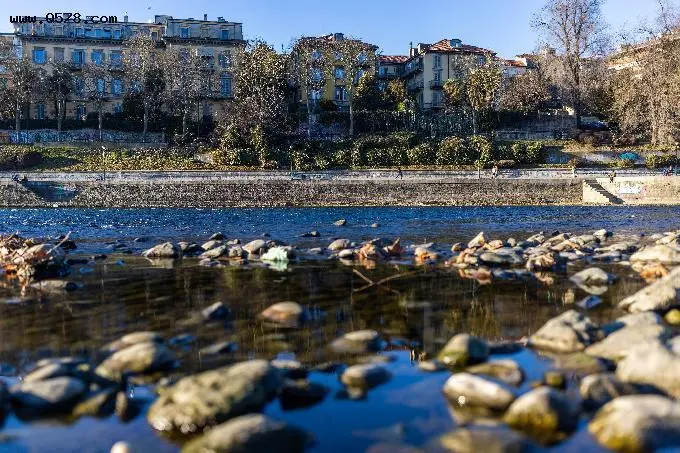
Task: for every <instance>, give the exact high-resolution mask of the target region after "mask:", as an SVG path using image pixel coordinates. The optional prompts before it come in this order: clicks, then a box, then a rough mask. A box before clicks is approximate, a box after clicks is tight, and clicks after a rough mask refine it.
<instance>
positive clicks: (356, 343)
mask: <svg viewBox="0 0 680 453" xmlns="http://www.w3.org/2000/svg"><path fill="white" fill-rule="evenodd" d="M330 348H331V350H332V351H333V352H335V353H338V354H365V353H368V352H377V351H379V350H380V349H381V340H380V334H379V333H378V332H377V331H375V330H356V331H353V332H348V333H346V334H344V335H343V336H342V337H340V338H338V339H336V340H334V341H333V342H332V343H331V344H330Z"/></svg>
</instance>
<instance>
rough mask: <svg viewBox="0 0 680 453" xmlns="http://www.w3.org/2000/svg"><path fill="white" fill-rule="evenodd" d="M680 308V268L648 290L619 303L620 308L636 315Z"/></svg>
mask: <svg viewBox="0 0 680 453" xmlns="http://www.w3.org/2000/svg"><path fill="white" fill-rule="evenodd" d="M678 306H680V267H677V268H675V269H673V270H672V271H671V272H670V273H669V274H668V275H666V276H665V277H663V278H661V279H659V280H657V281H656V282H654V283H652V284H651V285H649V286H647V287H646V288H643V289H641V290H640V291H638V292H637V293H635V294H633V295H632V296H629V297H626V298H625V299H623V300H622V301H621V302H619V307H621V308H623V309H625V310H628V311H632V312H634V313H638V312H642V311H650V310H654V311H666V310H670V309H671V308H675V307H678Z"/></svg>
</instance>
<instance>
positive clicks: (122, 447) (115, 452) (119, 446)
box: [110, 440, 134, 453]
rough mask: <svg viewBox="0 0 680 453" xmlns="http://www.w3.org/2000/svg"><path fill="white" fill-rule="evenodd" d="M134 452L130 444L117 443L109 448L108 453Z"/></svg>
mask: <svg viewBox="0 0 680 453" xmlns="http://www.w3.org/2000/svg"><path fill="white" fill-rule="evenodd" d="M133 452H134V450H132V447H130V444H128V443H127V442H123V441H122V440H121V441H118V442H116V443H115V444H113V447H111V452H110V453H133Z"/></svg>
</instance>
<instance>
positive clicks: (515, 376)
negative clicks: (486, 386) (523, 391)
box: [465, 359, 524, 386]
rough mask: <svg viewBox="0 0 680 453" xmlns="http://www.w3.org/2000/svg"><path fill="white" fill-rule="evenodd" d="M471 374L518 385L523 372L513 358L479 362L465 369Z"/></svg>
mask: <svg viewBox="0 0 680 453" xmlns="http://www.w3.org/2000/svg"><path fill="white" fill-rule="evenodd" d="M465 371H466V372H468V373H472V374H483V375H486V376H491V377H493V378H496V379H498V380H500V381H503V382H505V383H506V384H508V385H514V386H518V385H520V384H521V383H522V381H523V380H524V373H523V372H522V369H521V368H520V366H519V365H518V364H517V362H515V361H514V360H509V359H506V360H495V361H493V362H486V363H480V364H479V365H475V366H471V367H469V368H467V369H466V370H465Z"/></svg>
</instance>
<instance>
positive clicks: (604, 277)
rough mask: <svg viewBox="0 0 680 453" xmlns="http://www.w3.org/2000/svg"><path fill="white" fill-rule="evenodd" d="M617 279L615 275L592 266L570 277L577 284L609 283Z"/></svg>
mask: <svg viewBox="0 0 680 453" xmlns="http://www.w3.org/2000/svg"><path fill="white" fill-rule="evenodd" d="M615 279H616V277H615V276H613V275H611V274H609V273H607V272H605V271H603V270H602V269H600V268H599V267H590V268H588V269H584V270H582V271H581V272H577V273H576V274H574V275H572V276H571V277H569V280H571V281H572V282H573V283H575V284H577V285H579V286H580V285H592V284H605V285H608V284H609V283H612V282H613V281H614V280H615Z"/></svg>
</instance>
